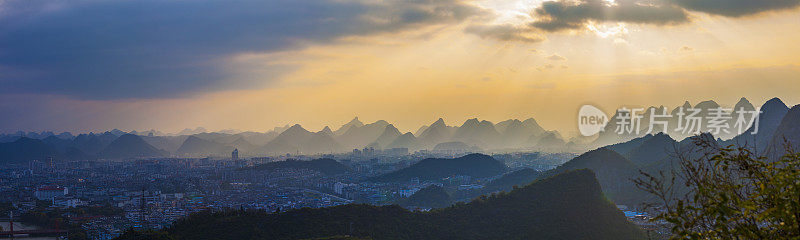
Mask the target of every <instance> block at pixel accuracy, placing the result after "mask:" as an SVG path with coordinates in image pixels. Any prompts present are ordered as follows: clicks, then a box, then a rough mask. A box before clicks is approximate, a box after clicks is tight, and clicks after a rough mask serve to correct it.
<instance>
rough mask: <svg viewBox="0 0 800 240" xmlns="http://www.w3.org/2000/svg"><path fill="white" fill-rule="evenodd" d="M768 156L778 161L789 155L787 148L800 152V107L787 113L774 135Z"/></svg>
mask: <svg viewBox="0 0 800 240" xmlns="http://www.w3.org/2000/svg"><path fill="white" fill-rule="evenodd" d="M773 135H774V136H773V138H772V141H771V142H770V144H769V145H768V147H767V152H766V155H767V156H768V157H771V158H772V159H778V158H780V157H781V156H784V155H786V154H787V150H786V148H787V147H788V148H791V149H792V150H794V151H798V150H800V105H795V106H794V107H792V108H791V109H789V111H788V112H787V113H786V115H785V116H784V117H783V120H781V123H780V125H778V127H777V129H776V130H775V133H774V134H773Z"/></svg>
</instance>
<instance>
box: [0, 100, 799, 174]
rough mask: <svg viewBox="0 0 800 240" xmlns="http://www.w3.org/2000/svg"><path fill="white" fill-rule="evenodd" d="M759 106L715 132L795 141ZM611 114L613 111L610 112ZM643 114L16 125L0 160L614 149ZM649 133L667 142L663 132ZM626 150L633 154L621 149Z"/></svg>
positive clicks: (782, 122)
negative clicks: (233, 126) (746, 119)
mask: <svg viewBox="0 0 800 240" xmlns="http://www.w3.org/2000/svg"><path fill="white" fill-rule="evenodd" d="M718 106H719V104H717V103H716V102H714V101H704V102H700V103H698V104H696V105H691V104H690V103H689V102H685V103H684V104H683V105H682V106H679V107H686V108H688V107H696V108H699V109H701V110H702V111H701V115H702V116H705V117H707V116H708V115H709V111H708V110H709V109H713V108H716V107H718ZM646 109H648V110H649V109H652V110H654V111H655V113H656V114H661V113H664V112H669V113H672V115H673V117H672V118H670V119H668V127H669V129H666V130H664V129H661V128H662V127H660V125H655V126H656V128H655V130H654V131H653V132H652V134H655V133H658V132H664V133H665V136H668V137H669V138H671V139H672V140H673V141H674V140H680V139H685V138H686V137H689V136H692V134H689V133H685V132H682V131H679V130H676V129H675V128H676V126H677V122H678V119H677V117H676V116H677V115H678V113H679V109H678V108H675V109H672V110H670V109H668V108H666V107H650V108H646ZM734 109H736V110H739V109H744V110H753V109H755V107H754V106H753V105H752V104H751V103H750V101H748V100H747V99H744V98H742V99H740V100H739V101H738V102H737V103H736V104H735V105H734ZM761 111H762V113H761V114H760V115H759V116H760V117H759V122H758V124H757V125H754V126H750V127H749V128H748V129H747V130H746V131H745V133H744V134H741V135H738V136H737V135H735V133H730V132H728V133H725V132H722V133H720V134H719V135H718V136H714V137H716V138H720V139H725V140H724V142H723V144H737V145H747V146H749V147H751V148H753V149H754V150H756V152H758V153H766V152H767V150H768V149H769V151H770V152H772V153H777V152H780V150H781V148H783V145H784V143H783V139H784V138H786V139H787V140H789V141H790V142H794V143H792V144H797V143H796V142H799V141H800V139H797V137H796V136H797V134H795V133H794V132H793V131H795V130H796V129H797V125H798V123H797V122H798V121H797V120H796V119H784V116H788V114H787V113H788V112H789V107H787V106H786V104H784V103H783V102H782V101H781V100H780V99H778V98H774V99H771V100H769V101H767V102H766V103H765V104H764V105H763V106H762V107H761ZM618 114H619V113H616V114H615V116H616V115H618ZM650 115H651V114H650V111H645V113H644V115H643V118H642V120H641V121H642V123H641V126H640V131H639V133H630V134H617V133H616V132H615V131H616V128H617V127H619V126H618V124H617V123H616V122H615V121H609V124H608V125H607V126H606V127H605V130H604V131H602V132H601V133H600V134H599V135H597V136H596V137H594V138H592V137H573V138H570V139H567V138H565V137H564V136H562V135H561V134H560V133H559V132H556V131H548V130H546V129H544V128H542V127H541V126H540V125H539V124H538V123H537V121H536V120H534V119H533V118H529V119H525V120H518V119H509V120H505V121H501V122H499V123H497V124H494V123H492V122H489V121H486V120H479V119H477V118H473V119H468V120H466V121H465V122H464V123H463V124H461V125H460V126H447V125H446V124H445V122H444V119H441V118H440V119H437V120H436V121H434V122H433V123H431V124H430V125H426V126H422V127H420V128H419V129H418V130H417V131H416V132H415V133H411V132H406V133H403V132H401V131H399V130H398V129H397V128H396V127H395V126H394V125H393V124H391V123H389V122H387V121H383V120H379V121H375V122H373V123H369V124H364V123H363V122H361V121H360V120H359V119H358V118H354V119H352V120H351V121H349V122H348V123H346V124H344V125H342V126H341V127H339V128H338V129H336V130H332V129H331V128H330V127H327V126H326V127H325V128H323V129H322V130H320V131H318V132H312V131H309V130H307V129H305V128H303V127H302V126H301V125H299V124H295V125H287V126H284V127H277V128H275V129H273V130H272V131H268V132H264V133H259V132H238V131H233V130H226V131H221V132H208V131H207V130H205V129H202V128H196V129H186V130H184V131H182V132H181V133H179V134H173V135H163V133H160V132H158V131H155V130H148V131H141V132H136V131H133V132H131V133H125V132H124V131H120V130H117V129H114V130H112V131H108V132H104V133H99V134H96V133H87V134H79V135H77V136H76V135H73V134H72V133H69V132H65V133H60V134H55V133H53V132H40V133H35V132H28V133H25V132H17V133H14V134H0V147H3V146H2V145H8V146H5V148H7V149H20V151H22V150H25V149H28V150H31V149H41V150H42V151H43V152H39V153H35V154H33V153H29V154H26V153H12V152H14V150H7V151H10V152H6V153H4V152H0V154H3V155H0V162H17V161H25V160H42V159H44V158H48V157H52V158H54V159H55V160H77V159H82V158H83V159H93V158H120V157H123V158H135V157H139V156H151V157H157V156H177V157H227V156H230V152H231V151H232V150H233V149H238V150H239V154H240V156H244V157H246V156H265V155H266V156H269V155H272V156H274V155H284V154H287V153H288V154H293V155H294V154H307V155H313V154H329V153H346V152H351V151H352V150H353V149H363V148H374V149H376V150H381V149H392V148H407V149H408V151H409V152H414V151H417V150H428V151H432V152H438V153H452V155H456V154H461V153H470V152H506V151H545V152H565V151H566V152H584V151H587V150H589V149H596V148H600V147H603V146H609V145H611V146H610V148H615V147H614V144H618V143H623V142H628V141H631V140H634V139H639V138H642V137H645V136H647V134H646V132H647V130H648V129H647V128H648V126H649V121H650V120H649V119H650ZM792 116H793V115H792ZM611 119H614V117H612V118H611ZM734 119H735V117H734ZM734 119H730V120H728V124H729V125H730V126H733V125H735V124H736V123H735V122H734V121H735V120H734ZM702 130H704V131H708V130H710V129H709V128H708V126H704V127H703V128H702ZM755 130H758V132H757V133H756V134H750V133H753V132H755ZM126 134H130V135H134V136H138V137H139V138H140V139H142V140H143V141H144V143H145V144H146V145H149V146H151V147H153V148H155V150H153V149H151V148H150V147H148V146H146V145H145V144H140V141H137V140H136V139H133V138H130V137H129V138H130V139H128V141H124V142H121V143H117V144H115V145H117V146H114V147H113V149H109V150H106V148H108V147H109V146H110V145H111V143H112V142H113V141H115V140H117V138H119V137H121V136H123V135H126ZM656 136H658V135H656ZM22 137H24V138H28V139H37V140H40V141H41V142H42V143H44V144H45V145H47V147H46V148H43V147H41V146H36V145H37V144H39V143H38V142H34V141H27V140H25V141H21V142H16V141H17V140H19V139H20V138H22ZM656 140H659V141H666V140H665V139H662V137H659V138H657V139H656ZM14 142H16V143H14ZM12 143H13V144H16V145H15V146H16V147H9V146H10V145H9V144H12ZM120 144H131V146H119V145H120ZM22 145H24V146H22ZM125 149H137V150H136V151H128V150H125ZM115 151H128V153H116V152H115ZM623 152H625V153H622V154H623V155H626V157H630V160H631V161H633V162H634V163H635V164H640V162H638V161H645V162H647V161H650V162H652V161H655V160H656V159H658V158H660V156H662V155H663V154H661V152H656V153H657V155H658V156H648V158H649V159H644V158H643V156H641V155H642V154H644V153H649V152H650V151H649V150H642V152H641V153H635V152H631V153H628V152H627V151H623ZM662 152H663V151H662ZM627 154H632V155H631V156H628V155H627Z"/></svg>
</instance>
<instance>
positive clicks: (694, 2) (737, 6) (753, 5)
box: [669, 0, 800, 17]
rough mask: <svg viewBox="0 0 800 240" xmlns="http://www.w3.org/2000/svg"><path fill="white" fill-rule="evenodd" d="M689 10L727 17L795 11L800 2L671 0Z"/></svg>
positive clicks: (773, 0) (798, 0)
mask: <svg viewBox="0 0 800 240" xmlns="http://www.w3.org/2000/svg"><path fill="white" fill-rule="evenodd" d="M669 1H670V2H673V3H675V4H676V5H679V6H681V7H683V8H685V9H687V10H690V11H697V12H705V13H709V14H714V15H722V16H727V17H742V16H748V15H753V14H758V13H762V12H769V11H779V10H788V9H794V8H797V7H798V6H800V0H669Z"/></svg>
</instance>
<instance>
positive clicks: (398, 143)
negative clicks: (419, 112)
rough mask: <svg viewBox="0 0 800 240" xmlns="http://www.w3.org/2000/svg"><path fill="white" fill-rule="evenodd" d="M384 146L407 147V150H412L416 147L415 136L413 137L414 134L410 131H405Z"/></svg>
mask: <svg viewBox="0 0 800 240" xmlns="http://www.w3.org/2000/svg"><path fill="white" fill-rule="evenodd" d="M386 148H389V149H391V148H408V149H409V150H414V149H417V148H418V146H417V138H416V137H414V134H411V132H407V133H405V134H403V135H400V136H398V137H397V138H396V139H395V140H394V141H392V143H389V145H387V146H386Z"/></svg>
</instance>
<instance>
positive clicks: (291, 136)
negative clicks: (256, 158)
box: [264, 124, 313, 154]
mask: <svg viewBox="0 0 800 240" xmlns="http://www.w3.org/2000/svg"><path fill="white" fill-rule="evenodd" d="M312 135H313V133H311V132H309V131H308V130H306V129H305V128H303V127H302V126H300V124H295V125H292V127H290V128H289V129H286V131H283V132H282V133H281V134H280V135H278V136H277V137H275V139H273V140H272V141H269V143H267V144H266V146H264V149H265V152H267V153H273V154H274V153H277V154H284V153H292V154H294V153H296V152H298V151H300V146H301V145H303V144H305V143H307V142H308V141H309V140H311V137H312Z"/></svg>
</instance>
